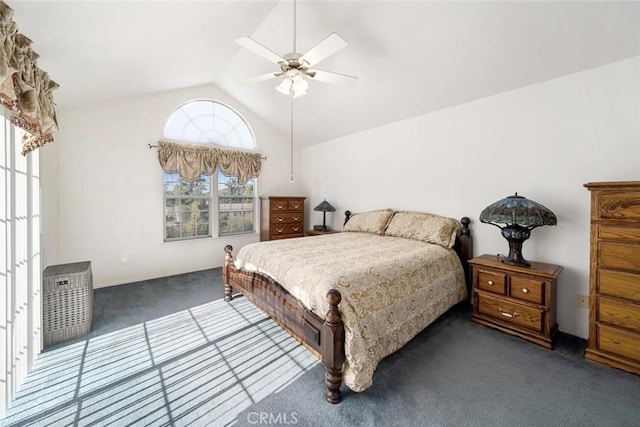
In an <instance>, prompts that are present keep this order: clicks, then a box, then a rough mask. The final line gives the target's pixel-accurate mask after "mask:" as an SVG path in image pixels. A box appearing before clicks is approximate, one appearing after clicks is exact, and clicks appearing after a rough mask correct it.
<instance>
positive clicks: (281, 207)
mask: <svg viewBox="0 0 640 427" xmlns="http://www.w3.org/2000/svg"><path fill="white" fill-rule="evenodd" d="M269 207H270V208H271V212H280V211H288V210H289V201H288V200H271V204H270V205H269Z"/></svg>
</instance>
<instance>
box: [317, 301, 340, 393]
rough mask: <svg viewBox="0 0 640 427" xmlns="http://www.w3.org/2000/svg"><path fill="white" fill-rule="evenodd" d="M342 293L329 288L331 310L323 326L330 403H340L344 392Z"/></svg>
mask: <svg viewBox="0 0 640 427" xmlns="http://www.w3.org/2000/svg"><path fill="white" fill-rule="evenodd" d="M340 301H342V295H340V292H339V291H337V290H336V289H329V292H327V302H328V303H329V311H327V315H326V317H325V321H324V325H323V326H322V341H321V343H320V346H321V350H322V363H323V364H324V367H325V375H324V383H325V385H326V386H327V390H326V393H325V398H326V399H327V402H329V403H340V402H341V401H342V393H341V392H340V386H341V385H342V365H343V364H344V360H345V356H344V324H343V323H342V313H340V310H339V309H338V304H340Z"/></svg>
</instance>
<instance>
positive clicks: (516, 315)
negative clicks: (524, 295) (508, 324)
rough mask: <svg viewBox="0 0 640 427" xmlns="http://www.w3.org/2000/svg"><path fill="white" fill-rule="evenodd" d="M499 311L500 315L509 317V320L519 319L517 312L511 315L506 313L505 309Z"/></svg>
mask: <svg viewBox="0 0 640 427" xmlns="http://www.w3.org/2000/svg"><path fill="white" fill-rule="evenodd" d="M498 311H499V312H500V314H502V315H503V316H504V317H508V318H510V319H511V318H513V317H518V313H516V312H515V311H514V312H513V313H509V312H506V311H504V310H503V309H501V308H500V307H498Z"/></svg>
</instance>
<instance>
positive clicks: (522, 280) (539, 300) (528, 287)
mask: <svg viewBox="0 0 640 427" xmlns="http://www.w3.org/2000/svg"><path fill="white" fill-rule="evenodd" d="M509 296H511V297H512V298H516V299H519V300H522V301H527V302H532V303H535V304H540V305H544V282H541V281H540V280H535V279H528V278H526V277H520V276H511V278H510V281H509Z"/></svg>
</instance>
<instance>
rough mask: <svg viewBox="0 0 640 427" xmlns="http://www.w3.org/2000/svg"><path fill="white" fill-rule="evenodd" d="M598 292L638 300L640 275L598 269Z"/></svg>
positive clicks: (639, 299) (639, 295)
mask: <svg viewBox="0 0 640 427" xmlns="http://www.w3.org/2000/svg"><path fill="white" fill-rule="evenodd" d="M598 293H600V294H602V295H609V296H612V297H618V298H624V299H628V300H630V301H635V302H640V275H639V274H632V273H625V272H622V271H612V270H605V269H599V270H598Z"/></svg>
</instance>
